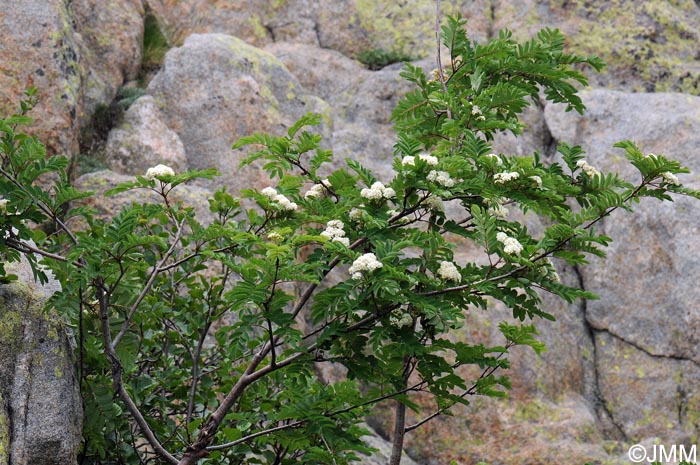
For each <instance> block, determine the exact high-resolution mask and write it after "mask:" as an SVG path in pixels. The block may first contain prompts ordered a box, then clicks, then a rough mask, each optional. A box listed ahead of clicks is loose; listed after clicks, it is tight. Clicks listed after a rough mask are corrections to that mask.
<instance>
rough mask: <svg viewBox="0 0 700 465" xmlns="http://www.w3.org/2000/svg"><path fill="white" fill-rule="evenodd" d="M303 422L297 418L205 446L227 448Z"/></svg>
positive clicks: (212, 448) (294, 426)
mask: <svg viewBox="0 0 700 465" xmlns="http://www.w3.org/2000/svg"><path fill="white" fill-rule="evenodd" d="M303 424H304V422H303V421H302V420H298V421H295V422H294V423H289V424H287V425H281V426H276V427H274V428H269V429H265V430H262V431H258V432H257V433H252V434H249V435H248V436H244V437H242V438H239V439H236V440H235V441H231V442H227V443H225V444H218V445H216V446H209V447H207V451H214V450H223V449H228V448H230V447H234V446H237V445H238V444H243V443H244V442H248V441H250V440H251V439H255V438H257V437H260V436H264V435H266V434H272V433H276V432H277V431H284V430H286V429H292V428H298V427H300V426H301V425H303Z"/></svg>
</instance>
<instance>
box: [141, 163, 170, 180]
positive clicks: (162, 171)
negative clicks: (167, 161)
mask: <svg viewBox="0 0 700 465" xmlns="http://www.w3.org/2000/svg"><path fill="white" fill-rule="evenodd" d="M161 176H175V171H173V169H172V168H171V167H169V166H165V165H156V166H154V167H153V168H148V170H147V171H146V176H145V177H146V178H148V179H157V178H159V177H161Z"/></svg>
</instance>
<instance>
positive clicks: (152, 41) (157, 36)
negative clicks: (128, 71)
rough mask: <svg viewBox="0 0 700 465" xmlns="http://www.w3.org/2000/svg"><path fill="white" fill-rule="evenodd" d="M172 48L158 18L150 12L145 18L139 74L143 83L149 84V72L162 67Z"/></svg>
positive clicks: (139, 78)
mask: <svg viewBox="0 0 700 465" xmlns="http://www.w3.org/2000/svg"><path fill="white" fill-rule="evenodd" d="M170 48H171V45H170V44H169V43H168V39H166V37H165V35H163V32H162V31H161V29H160V25H159V24H158V19H157V18H156V17H155V16H154V15H153V14H152V13H150V12H149V13H148V14H147V15H146V18H145V19H144V25H143V47H142V49H141V50H142V55H141V69H140V70H139V76H138V80H139V82H140V83H141V84H142V85H145V84H148V82H147V81H148V76H149V74H151V73H153V72H154V71H156V70H158V69H159V68H160V67H161V65H162V64H163V60H164V59H165V53H166V52H167V51H168V50H170Z"/></svg>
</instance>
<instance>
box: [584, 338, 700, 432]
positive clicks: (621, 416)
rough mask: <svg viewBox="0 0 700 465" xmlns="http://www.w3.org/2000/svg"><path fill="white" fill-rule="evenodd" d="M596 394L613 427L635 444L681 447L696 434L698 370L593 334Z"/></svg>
mask: <svg viewBox="0 0 700 465" xmlns="http://www.w3.org/2000/svg"><path fill="white" fill-rule="evenodd" d="M596 345H597V346H598V352H599V354H600V355H599V357H598V359H597V361H596V363H597V365H598V367H597V369H598V371H599V373H600V381H599V382H600V388H601V392H602V393H603V394H604V396H605V401H606V404H607V408H608V409H609V410H610V411H611V413H612V417H613V418H614V421H615V425H616V427H618V428H620V429H621V430H622V431H624V433H625V435H626V436H627V437H628V438H629V439H630V440H631V441H634V442H640V441H642V440H644V439H648V438H658V439H660V441H661V444H683V443H687V442H688V441H689V440H690V438H694V437H697V434H698V431H697V429H698V426H697V425H698V406H700V365H698V364H697V363H694V362H693V361H691V360H683V359H680V358H677V359H674V358H669V357H664V356H658V355H654V354H651V353H649V352H648V351H646V350H645V349H644V348H640V347H638V346H635V345H634V344H630V343H628V342H626V341H625V340H624V339H622V338H620V337H618V336H616V335H614V334H613V333H610V332H608V331H604V330H602V331H597V332H596Z"/></svg>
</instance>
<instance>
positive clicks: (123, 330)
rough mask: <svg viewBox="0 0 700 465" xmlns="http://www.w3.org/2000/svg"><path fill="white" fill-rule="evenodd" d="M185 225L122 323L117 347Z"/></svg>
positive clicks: (173, 249) (172, 250) (117, 337)
mask: <svg viewBox="0 0 700 465" xmlns="http://www.w3.org/2000/svg"><path fill="white" fill-rule="evenodd" d="M184 224H185V220H182V221H181V222H180V224H179V225H178V227H177V232H176V233H175V238H174V239H173V243H172V244H171V245H170V248H169V249H168V250H167V252H165V254H164V255H163V258H162V259H161V260H160V262H159V263H158V265H156V266H154V267H153V271H151V276H150V277H149V278H148V282H146V285H145V286H144V287H143V289H142V290H141V293H140V294H139V296H138V297H137V298H136V301H135V302H134V305H132V306H131V309H130V310H129V314H128V315H127V317H126V319H125V320H124V323H122V327H121V329H120V330H119V333H118V334H117V335H116V336H115V337H114V346H115V347H116V346H117V345H119V341H121V339H122V337H124V334H126V332H127V331H128V330H129V325H131V319H132V318H133V317H134V313H136V309H137V308H138V306H139V305H140V304H141V302H142V301H143V299H144V298H145V297H146V294H148V292H149V291H150V290H151V286H153V282H154V281H155V280H156V276H158V273H160V272H161V271H162V270H161V267H162V266H163V265H164V264H165V262H166V261H168V258H170V255H172V253H173V252H174V251H175V247H177V245H178V242H180V236H181V235H182V227H183V225H184Z"/></svg>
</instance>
